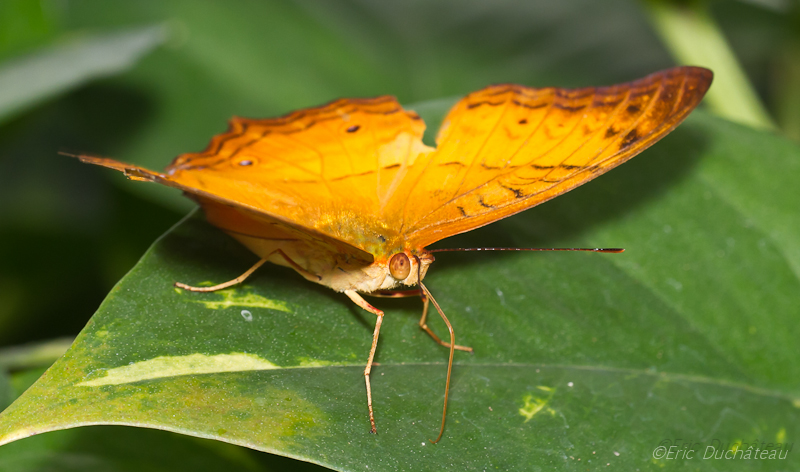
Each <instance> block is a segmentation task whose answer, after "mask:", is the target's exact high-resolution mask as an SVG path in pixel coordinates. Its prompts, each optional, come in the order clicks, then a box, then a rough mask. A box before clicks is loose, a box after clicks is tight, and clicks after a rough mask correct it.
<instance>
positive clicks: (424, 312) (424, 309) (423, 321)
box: [367, 290, 474, 353]
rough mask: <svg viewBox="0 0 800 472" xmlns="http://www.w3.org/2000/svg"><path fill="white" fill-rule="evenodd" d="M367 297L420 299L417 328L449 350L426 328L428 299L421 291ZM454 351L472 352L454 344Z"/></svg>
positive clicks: (387, 293)
mask: <svg viewBox="0 0 800 472" xmlns="http://www.w3.org/2000/svg"><path fill="white" fill-rule="evenodd" d="M367 295H370V296H373V297H382V298H405V297H420V298H421V299H422V317H421V318H420V319H419V327H420V328H422V330H423V331H425V332H426V333H428V335H429V336H430V337H431V338H433V340H434V341H436V342H437V343H439V344H441V345H442V346H444V347H446V348H448V349H449V348H450V343H446V342H444V341H442V340H441V339H440V338H439V336H436V333H434V332H433V331H432V330H431V329H430V328H429V327H428V323H427V320H428V297H427V296H425V292H424V291H421V290H380V291H377V292H372V293H368V294H367ZM455 348H456V349H458V350H459V351H466V352H469V353H472V352H473V351H474V350H473V349H472V348H471V347H469V346H459V345H458V344H456V347H455Z"/></svg>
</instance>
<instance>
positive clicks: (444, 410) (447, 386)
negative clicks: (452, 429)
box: [419, 282, 456, 444]
mask: <svg viewBox="0 0 800 472" xmlns="http://www.w3.org/2000/svg"><path fill="white" fill-rule="evenodd" d="M419 286H420V287H422V290H423V292H425V295H426V296H427V297H428V298H429V299H430V301H431V303H433V306H435V307H436V311H438V312H439V316H441V317H442V320H444V324H446V325H447V330H448V331H450V359H449V360H448V361H447V382H445V384H444V407H443V408H442V427H441V428H439V436H437V437H436V440H435V441H433V440H430V439H429V441H430V442H431V443H432V444H436V443H438V442H439V440H440V439H442V434H444V420H445V418H446V417H447V397H448V396H449V394H450V374H451V373H452V372H453V353H454V352H455V347H456V336H455V333H453V325H451V324H450V320H448V319H447V317H446V316H445V315H444V312H443V311H442V308H441V307H440V306H439V304H438V303H436V299H435V298H433V295H431V292H430V291H429V290H428V287H426V286H425V285H423V283H422V282H419Z"/></svg>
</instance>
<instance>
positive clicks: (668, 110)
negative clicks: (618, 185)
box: [390, 67, 712, 248]
mask: <svg viewBox="0 0 800 472" xmlns="http://www.w3.org/2000/svg"><path fill="white" fill-rule="evenodd" d="M711 80H712V73H711V71H709V70H707V69H703V68H699V67H678V68H674V69H669V70H666V71H662V72H658V73H655V74H652V75H650V76H647V77H645V78H643V79H640V80H637V81H634V82H629V83H625V84H621V85H615V86H611V87H588V88H580V89H573V90H568V89H559V88H541V89H535V88H528V87H523V86H519V85H495V86H490V87H487V88H485V89H483V90H480V91H478V92H474V93H472V94H470V95H467V96H466V97H465V98H464V99H462V100H461V101H460V102H458V103H457V104H456V105H455V106H454V107H453V109H452V110H451V111H450V113H449V114H448V116H447V118H446V119H445V121H444V123H443V125H442V128H441V129H440V131H439V135H438V137H437V145H438V147H437V150H436V153H435V154H432V155H430V156H427V157H428V158H427V159H425V161H424V162H422V160H419V161H417V163H416V164H415V165H414V167H413V168H412V169H411V171H410V172H409V175H408V176H407V178H406V180H405V181H404V182H403V184H404V185H403V187H401V189H400V192H401V193H402V194H404V195H407V198H406V199H405V200H404V201H402V202H397V206H396V207H394V208H392V209H391V210H390V211H391V213H393V214H394V215H396V218H397V219H398V220H400V221H402V233H403V234H404V235H405V237H406V239H407V240H408V243H409V245H410V246H412V247H418V248H421V247H425V246H427V245H429V244H431V243H433V242H435V241H438V240H441V239H443V238H446V237H448V236H452V235H454V234H458V233H461V232H464V231H468V230H471V229H474V228H477V227H480V226H483V225H486V224H488V223H491V222H493V221H497V220H499V219H501V218H505V217H507V216H509V215H512V214H514V213H517V212H520V211H522V210H525V209H527V208H530V207H532V206H534V205H538V204H539V203H542V202H544V201H547V200H549V199H551V198H554V197H556V196H558V195H561V194H562V193H564V192H567V191H569V190H570V189H572V188H574V187H576V186H578V185H581V184H583V183H585V182H587V181H589V180H591V179H593V178H595V177H597V176H599V175H601V174H603V173H605V172H607V171H609V170H611V169H612V168H614V167H616V166H618V165H620V164H622V163H623V162H625V161H627V160H628V159H630V158H631V157H633V156H635V155H636V154H638V153H640V152H641V151H643V150H645V149H646V148H647V147H649V146H651V145H652V144H653V143H655V142H656V141H658V140H659V139H660V138H662V137H663V136H665V135H666V134H667V133H669V132H670V131H671V130H672V129H673V128H675V127H676V126H677V125H678V124H679V123H680V122H681V121H683V119H684V118H686V116H687V115H688V114H689V112H691V111H692V109H694V107H695V106H697V104H698V103H699V102H700V100H701V99H702V97H703V95H704V94H705V92H706V90H708V87H709V86H710V84H711Z"/></svg>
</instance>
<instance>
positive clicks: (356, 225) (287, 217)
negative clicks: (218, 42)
mask: <svg viewBox="0 0 800 472" xmlns="http://www.w3.org/2000/svg"><path fill="white" fill-rule="evenodd" d="M711 81H712V73H711V71H709V70H707V69H703V68H699V67H676V68H672V69H669V70H665V71H661V72H657V73H654V74H651V75H649V76H647V77H645V78H643V79H640V80H636V81H633V82H628V83H624V84H620V85H614V86H608V87H586V88H578V89H563V88H552V87H548V88H530V87H525V86H521V85H511V84H505V85H492V86H489V87H486V88H484V89H482V90H479V91H476V92H473V93H470V94H469V95H467V96H466V97H464V98H463V99H461V100H460V101H459V102H458V103H456V104H455V106H453V108H452V109H451V110H450V112H449V113H448V115H447V117H446V118H445V120H444V121H443V123H442V125H441V128H440V129H439V132H438V136H437V137H436V147H435V148H433V147H430V146H427V145H425V144H424V143H423V141H422V135H423V132H424V129H425V124H424V123H423V121H422V120H421V119H420V117H419V116H418V115H417V114H416V113H414V112H413V111H408V110H404V109H403V107H401V106H400V104H399V103H398V102H397V100H396V99H395V98H394V97H391V96H381V97H377V98H369V99H340V100H336V101H333V102H330V103H328V104H326V105H322V106H320V107H316V108H307V109H303V110H299V111H295V112H293V113H290V114H288V115H286V116H283V117H280V118H272V119H246V118H238V117H235V118H233V119H232V120H230V126H229V129H228V131H227V132H225V133H223V134H220V135H217V136H214V137H213V138H212V139H211V143H210V144H209V145H208V147H207V148H206V149H205V150H204V151H202V152H199V153H188V154H182V155H180V156H178V157H177V158H176V159H175V160H174V161H173V162H172V163H171V164H170V165H169V166H168V167H167V168H166V170H165V171H164V172H154V171H151V170H148V169H145V168H142V167H138V166H135V165H130V164H125V163H122V162H119V161H115V160H112V159H107V158H100V157H93V156H87V155H80V156H77V157H79V158H80V159H81V160H82V161H83V162H88V163H92V164H98V165H101V166H105V167H110V168H112V169H116V170H119V171H122V172H124V173H125V175H126V176H128V177H129V178H130V179H133V180H142V181H150V182H156V183H159V184H162V185H167V186H170V187H175V188H178V189H180V190H182V191H184V192H185V194H186V195H187V196H189V197H190V198H192V199H194V200H195V201H196V202H197V203H198V204H199V205H200V206H201V207H202V209H203V211H204V213H205V215H206V218H207V220H208V221H209V222H210V223H211V224H212V225H214V226H216V227H218V228H220V229H222V230H223V231H225V232H226V233H228V234H229V235H231V236H232V237H233V238H235V239H237V240H238V241H240V242H241V243H242V244H244V245H245V246H246V247H247V248H249V249H250V250H251V251H252V252H254V253H255V254H256V255H258V256H259V257H260V260H259V261H258V263H256V264H255V265H254V266H253V267H251V268H250V269H249V270H248V271H247V272H245V273H244V274H242V276H240V277H237V278H236V279H233V280H231V281H229V282H226V283H223V284H219V285H216V286H213V287H192V286H190V285H186V284H183V283H176V285H177V286H178V287H181V288H184V289H187V290H192V291H213V290H218V289H222V288H225V287H229V286H231V285H234V284H236V283H240V282H241V281H242V280H244V279H245V278H246V277H247V276H249V275H250V274H251V273H252V272H253V271H255V270H256V269H257V268H258V267H260V266H261V265H262V264H264V263H265V262H266V261H269V262H272V263H275V264H278V265H283V266H287V267H290V268H292V269H294V270H295V271H297V272H298V273H299V274H300V275H301V276H302V277H304V278H306V279H308V280H310V281H312V282H316V283H319V284H322V285H325V286H327V287H330V288H332V289H333V290H336V291H337V292H343V293H344V294H345V295H347V296H348V297H349V298H350V299H351V300H352V301H353V302H355V303H356V304H357V305H358V306H360V307H361V308H363V309H364V310H366V311H368V312H370V313H373V314H374V315H376V323H375V329H374V332H373V337H372V345H371V348H370V351H369V356H368V359H367V365H366V368H365V370H364V378H365V382H366V389H367V405H368V410H369V420H370V426H371V432H373V433H374V432H376V426H375V417H374V412H373V405H372V390H371V387H370V372H371V369H372V364H373V359H374V356H375V350H376V347H377V344H378V336H379V334H380V328H381V322H382V320H383V316H384V313H383V311H381V310H379V309H378V308H375V307H374V306H372V305H371V304H370V303H369V302H367V301H366V300H365V299H364V298H363V297H362V294H372V295H384V296H408V295H411V294H413V295H418V296H420V297H421V298H422V300H423V312H422V317H421V319H420V327H421V328H422V329H423V330H425V331H426V332H427V333H428V334H429V335H430V336H431V337H432V338H433V339H434V340H435V341H436V342H438V343H439V344H441V345H443V346H445V347H447V348H449V350H450V358H449V361H448V368H447V381H446V384H445V396H444V408H443V412H442V424H441V429H440V431H439V437H438V438H437V439H436V441H433V442H437V441H439V439H441V437H442V434H443V432H444V425H445V417H446V412H447V397H448V392H449V385H450V374H451V371H452V365H453V354H454V351H455V350H456V349H458V350H464V351H471V348H468V347H465V346H459V345H456V344H455V335H454V332H453V328H452V325H451V324H450V322H449V321H448V319H447V317H446V316H445V314H444V311H443V310H442V309H441V307H440V306H439V304H438V303H437V302H436V300H435V299H434V298H433V296H432V295H431V293H430V291H429V290H428V288H427V287H426V286H425V285H424V284H423V283H422V280H423V278H424V277H425V275H426V273H427V271H428V269H429V267H430V265H431V263H432V262H433V261H434V257H433V254H432V253H433V252H434V251H430V250H427V249H426V247H427V246H429V245H430V244H432V243H435V242H437V241H439V240H442V239H444V238H447V237H449V236H453V235H455V234H459V233H463V232H465V231H470V230H472V229H475V228H478V227H481V226H484V225H487V224H489V223H492V222H494V221H497V220H499V219H502V218H505V217H507V216H510V215H513V214H515V213H518V212H520V211H523V210H526V209H528V208H531V207H533V206H535V205H538V204H540V203H542V202H545V201H547V200H550V199H551V198H554V197H556V196H558V195H561V194H562V193H564V192H567V191H569V190H571V189H573V188H575V187H577V186H579V185H581V184H583V183H585V182H588V181H589V180H591V179H593V178H595V177H597V176H599V175H601V174H604V173H605V172H607V171H609V170H611V169H613V168H614V167H616V166H618V165H620V164H622V163H623V162H625V161H627V160H628V159H630V158H631V157H633V156H635V155H636V154H638V153H640V152H642V151H643V150H645V149H646V148H648V147H649V146H651V145H652V144H653V143H655V142H656V141H658V140H659V139H661V138H662V137H663V136H665V135H666V134H667V133H669V132H670V131H671V130H672V129H674V128H675V127H676V126H677V125H678V124H680V123H681V121H683V120H684V119H685V118H686V117H687V116H688V114H689V113H690V112H691V111H692V110H693V109H694V108H695V107H696V106H697V104H698V103H699V102H700V100H701V99H702V98H703V95H704V94H705V93H706V91H707V90H708V88H709V86H710V85H711ZM611 251H613V250H611ZM412 286H417V287H418V289H417V290H407V289H406V290H399V289H404V288H406V287H412ZM429 303H431V304H433V305H434V307H435V308H436V310H437V311H438V313H439V315H440V316H441V317H442V319H443V320H444V322H445V324H446V325H447V328H448V331H449V342H445V341H443V340H441V339H440V338H439V337H438V336H437V335H436V334H435V333H434V332H433V331H432V330H431V329H430V328H429V327H428V326H427V322H426V320H427V314H428V306H429Z"/></svg>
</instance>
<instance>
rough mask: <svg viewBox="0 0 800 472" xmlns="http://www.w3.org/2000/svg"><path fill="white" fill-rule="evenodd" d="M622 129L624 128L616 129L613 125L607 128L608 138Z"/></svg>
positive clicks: (606, 136)
mask: <svg viewBox="0 0 800 472" xmlns="http://www.w3.org/2000/svg"><path fill="white" fill-rule="evenodd" d="M620 131H622V130H620V129H616V128H614V127H613V126H609V127H608V129H607V130H606V134H605V138H606V139H608V138H613V137H614V136H616V135H618V134H619V132H620Z"/></svg>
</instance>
